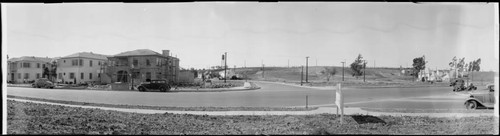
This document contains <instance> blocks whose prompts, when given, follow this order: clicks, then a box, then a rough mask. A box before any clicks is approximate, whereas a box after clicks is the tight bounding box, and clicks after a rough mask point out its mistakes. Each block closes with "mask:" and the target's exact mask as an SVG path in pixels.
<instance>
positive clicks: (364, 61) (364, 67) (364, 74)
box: [363, 60, 366, 82]
mask: <svg viewBox="0 0 500 136" xmlns="http://www.w3.org/2000/svg"><path fill="white" fill-rule="evenodd" d="M365 78H366V60H363V82H366V80H365Z"/></svg>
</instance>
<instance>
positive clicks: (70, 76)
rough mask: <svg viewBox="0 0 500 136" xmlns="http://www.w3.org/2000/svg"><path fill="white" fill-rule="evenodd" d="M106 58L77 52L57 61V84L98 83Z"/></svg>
mask: <svg viewBox="0 0 500 136" xmlns="http://www.w3.org/2000/svg"><path fill="white" fill-rule="evenodd" d="M107 57H108V56H106V55H102V54H96V53H92V52H79V53H75V54H71V55H68V56H64V57H61V58H59V59H58V60H57V82H62V83H99V82H101V80H102V79H101V73H103V69H104V68H103V67H104V66H105V65H104V64H105V62H107V60H108V58H107Z"/></svg>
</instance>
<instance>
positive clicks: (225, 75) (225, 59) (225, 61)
mask: <svg viewBox="0 0 500 136" xmlns="http://www.w3.org/2000/svg"><path fill="white" fill-rule="evenodd" d="M224 56H225V58H224V83H226V78H227V73H226V71H227V52H224Z"/></svg>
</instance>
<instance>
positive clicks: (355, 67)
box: [351, 54, 366, 78]
mask: <svg viewBox="0 0 500 136" xmlns="http://www.w3.org/2000/svg"><path fill="white" fill-rule="evenodd" d="M363 61H364V60H363V56H361V54H359V55H358V57H357V58H356V60H354V62H352V63H351V69H352V71H353V73H352V76H356V78H358V76H361V75H363V72H362V71H361V69H363V68H364V67H365V66H366V63H365V64H364V65H363Z"/></svg>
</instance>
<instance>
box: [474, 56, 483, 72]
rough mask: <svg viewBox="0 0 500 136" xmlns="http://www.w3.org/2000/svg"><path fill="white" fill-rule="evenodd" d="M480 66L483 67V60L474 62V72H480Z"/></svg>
mask: <svg viewBox="0 0 500 136" xmlns="http://www.w3.org/2000/svg"><path fill="white" fill-rule="evenodd" d="M479 65H481V58H479V59H477V60H476V61H473V63H472V71H479V70H480V69H481V67H479Z"/></svg>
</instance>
